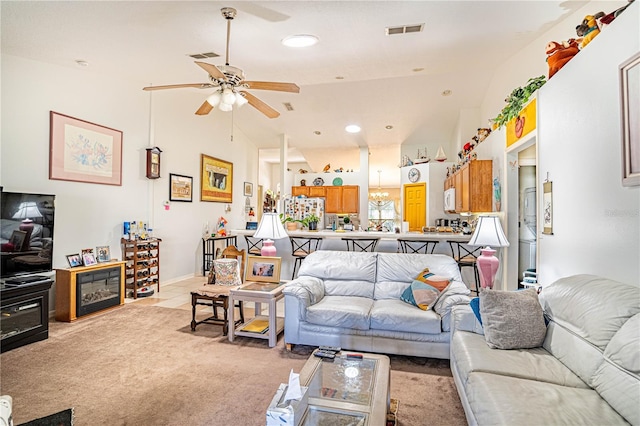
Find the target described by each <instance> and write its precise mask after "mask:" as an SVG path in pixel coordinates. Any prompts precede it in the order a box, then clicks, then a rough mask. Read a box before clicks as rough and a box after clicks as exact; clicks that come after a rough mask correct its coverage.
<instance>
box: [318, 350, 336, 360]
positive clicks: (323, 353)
mask: <svg viewBox="0 0 640 426" xmlns="http://www.w3.org/2000/svg"><path fill="white" fill-rule="evenodd" d="M313 355H314V356H317V357H318V358H326V359H334V358H335V357H336V354H334V353H333V352H327V351H315V352H314V353H313Z"/></svg>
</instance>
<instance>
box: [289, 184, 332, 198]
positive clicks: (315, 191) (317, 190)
mask: <svg viewBox="0 0 640 426" xmlns="http://www.w3.org/2000/svg"><path fill="white" fill-rule="evenodd" d="M291 195H292V196H294V197H298V196H300V195H304V196H305V197H326V192H325V187H324V186H292V187H291Z"/></svg>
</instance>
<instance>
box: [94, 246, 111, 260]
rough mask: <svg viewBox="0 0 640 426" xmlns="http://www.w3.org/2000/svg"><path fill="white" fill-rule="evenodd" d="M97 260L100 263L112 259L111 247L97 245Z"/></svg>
mask: <svg viewBox="0 0 640 426" xmlns="http://www.w3.org/2000/svg"><path fill="white" fill-rule="evenodd" d="M96 253H97V256H96V260H97V261H98V263H103V262H108V261H110V260H111V249H110V248H109V246H98V247H96Z"/></svg>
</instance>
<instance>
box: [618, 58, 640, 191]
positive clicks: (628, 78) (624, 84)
mask: <svg viewBox="0 0 640 426" xmlns="http://www.w3.org/2000/svg"><path fill="white" fill-rule="evenodd" d="M620 100H621V109H620V111H621V112H622V129H621V130H622V185H624V186H637V185H640V53H637V54H635V55H633V56H632V57H631V58H629V59H628V60H626V61H625V62H623V63H622V65H620Z"/></svg>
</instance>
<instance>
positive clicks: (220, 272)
mask: <svg viewBox="0 0 640 426" xmlns="http://www.w3.org/2000/svg"><path fill="white" fill-rule="evenodd" d="M213 263H214V265H215V266H214V268H215V271H216V272H215V274H216V281H215V283H216V284H217V285H230V286H231V285H240V284H241V282H240V273H239V271H238V260H237V259H216V260H214V261H213Z"/></svg>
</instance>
